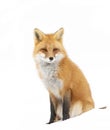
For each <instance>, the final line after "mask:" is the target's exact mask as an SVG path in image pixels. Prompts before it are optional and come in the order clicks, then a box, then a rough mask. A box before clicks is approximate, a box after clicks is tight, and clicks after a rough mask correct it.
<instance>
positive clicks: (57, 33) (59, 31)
mask: <svg viewBox="0 0 110 130" xmlns="http://www.w3.org/2000/svg"><path fill="white" fill-rule="evenodd" d="M63 33H64V29H63V28H60V29H59V30H58V31H56V32H55V34H54V37H55V39H56V40H60V39H61V38H62V36H63Z"/></svg>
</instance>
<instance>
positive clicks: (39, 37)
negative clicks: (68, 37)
mask: <svg viewBox="0 0 110 130" xmlns="http://www.w3.org/2000/svg"><path fill="white" fill-rule="evenodd" d="M63 33H64V29H63V28H60V29H59V30H58V31H56V32H55V33H53V34H44V33H43V32H41V31H40V30H39V29H34V37H35V38H34V42H35V45H34V51H33V56H34V59H35V61H39V62H40V61H43V62H45V63H54V62H59V61H60V60H61V59H63V58H64V57H65V56H66V52H65V49H64V47H63V44H62V36H63Z"/></svg>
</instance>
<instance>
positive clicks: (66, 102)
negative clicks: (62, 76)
mask: <svg viewBox="0 0 110 130" xmlns="http://www.w3.org/2000/svg"><path fill="white" fill-rule="evenodd" d="M70 102H71V90H68V91H67V92H66V93H65V96H64V98H63V120H66V119H68V118H70V116H69V110H70Z"/></svg>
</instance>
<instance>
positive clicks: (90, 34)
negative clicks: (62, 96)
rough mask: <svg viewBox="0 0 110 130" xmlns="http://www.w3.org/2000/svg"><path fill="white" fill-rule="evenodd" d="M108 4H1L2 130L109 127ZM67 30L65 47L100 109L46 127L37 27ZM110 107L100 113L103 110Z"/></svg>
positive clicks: (26, 0) (46, 0) (15, 0)
mask: <svg viewBox="0 0 110 130" xmlns="http://www.w3.org/2000/svg"><path fill="white" fill-rule="evenodd" d="M109 7H110V3H109V0H77V1H75V0H53V1H52V0H22V1H21V0H10V1H8V0H4V1H0V130H36V129H42V128H43V129H47V130H50V129H52V130H54V129H55V130H56V129H60V130H64V129H65V130H66V129H69V130H71V129H78V130H80V129H84V130H88V129H89V130H90V129H91V130H93V129H94V130H99V129H100V130H109V129H110V123H109V121H110V107H109V106H110V101H109V100H110V94H109V86H110V82H109V80H110V47H109V44H110V17H109V15H110V8H109ZM60 27H64V29H65V33H64V46H65V48H66V50H67V52H68V55H69V56H70V58H71V59H72V60H73V61H74V62H75V63H77V64H78V65H79V67H80V68H81V69H82V71H83V72H84V74H85V76H86V77H87V79H88V81H89V83H90V86H91V90H92V95H93V98H94V100H95V104H96V108H95V109H94V110H91V111H89V112H87V113H84V114H82V115H80V116H78V117H75V118H71V119H69V120H66V121H59V122H57V123H53V124H51V125H47V124H46V122H48V120H49V115H50V110H49V97H48V92H47V91H46V89H45V87H44V86H43V84H42V82H41V81H40V79H39V77H38V75H37V70H36V68H35V63H34V60H33V57H32V51H33V46H34V44H33V29H34V28H39V29H40V30H42V31H43V32H45V33H51V32H55V31H57V30H58V29H59V28H60ZM102 106H107V109H104V110H100V109H98V108H99V107H102Z"/></svg>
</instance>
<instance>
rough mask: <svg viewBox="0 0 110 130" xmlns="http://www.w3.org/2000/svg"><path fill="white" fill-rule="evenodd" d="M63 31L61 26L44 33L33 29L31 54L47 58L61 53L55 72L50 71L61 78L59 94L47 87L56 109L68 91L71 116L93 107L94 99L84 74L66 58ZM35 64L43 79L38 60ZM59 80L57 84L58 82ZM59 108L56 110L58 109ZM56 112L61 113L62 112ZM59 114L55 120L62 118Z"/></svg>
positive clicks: (43, 75)
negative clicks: (58, 28)
mask: <svg viewBox="0 0 110 130" xmlns="http://www.w3.org/2000/svg"><path fill="white" fill-rule="evenodd" d="M63 31H64V30H63V29H62V28H61V29H60V30H58V31H57V32H55V33H53V34H44V33H43V32H41V31H40V30H38V29H35V35H36V36H35V47H34V52H33V56H34V58H36V55H37V54H42V55H43V57H45V59H46V58H47V59H48V58H49V57H55V56H56V54H58V55H59V54H62V55H63V57H62V58H61V60H60V61H59V63H58V65H57V67H56V68H55V69H56V70H55V74H53V73H52V75H54V76H55V78H57V79H59V80H61V81H62V83H63V84H62V85H61V88H60V87H59V88H58V92H57V93H58V95H60V96H58V97H57V96H56V95H57V94H56V95H55V93H54V90H52V91H51V88H47V89H48V91H49V95H50V98H51V100H52V102H53V104H54V107H55V110H56V111H57V109H59V108H60V107H61V106H60V107H59V108H58V106H59V105H61V103H62V100H63V97H64V96H65V95H66V93H67V92H68V91H70V96H71V97H70V98H71V101H70V109H69V114H70V117H73V116H77V115H80V114H81V113H83V112H86V111H88V110H90V109H92V108H94V101H93V99H92V96H91V91H90V87H89V84H88V82H87V80H86V78H85V76H84V74H83V73H82V71H81V70H80V69H79V67H78V66H77V65H76V64H75V63H73V62H72V61H71V60H70V59H69V58H68V55H67V53H66V51H65V49H64V46H63V44H62V35H63ZM36 33H37V34H36ZM36 64H37V68H38V71H39V74H40V77H41V79H44V77H45V74H44V73H43V70H42V71H41V67H40V62H36ZM46 73H48V72H46ZM47 78H48V77H47ZM50 78H51V77H50ZM59 80H58V85H59V82H60V81H59ZM56 87H57V86H56ZM55 91H56V90H55ZM59 98H60V99H59ZM60 109H61V108H60ZM60 109H59V110H58V111H60ZM58 113H60V114H62V112H58ZM60 114H57V116H56V119H55V121H56V120H59V119H62V116H60ZM59 116H60V117H59Z"/></svg>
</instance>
